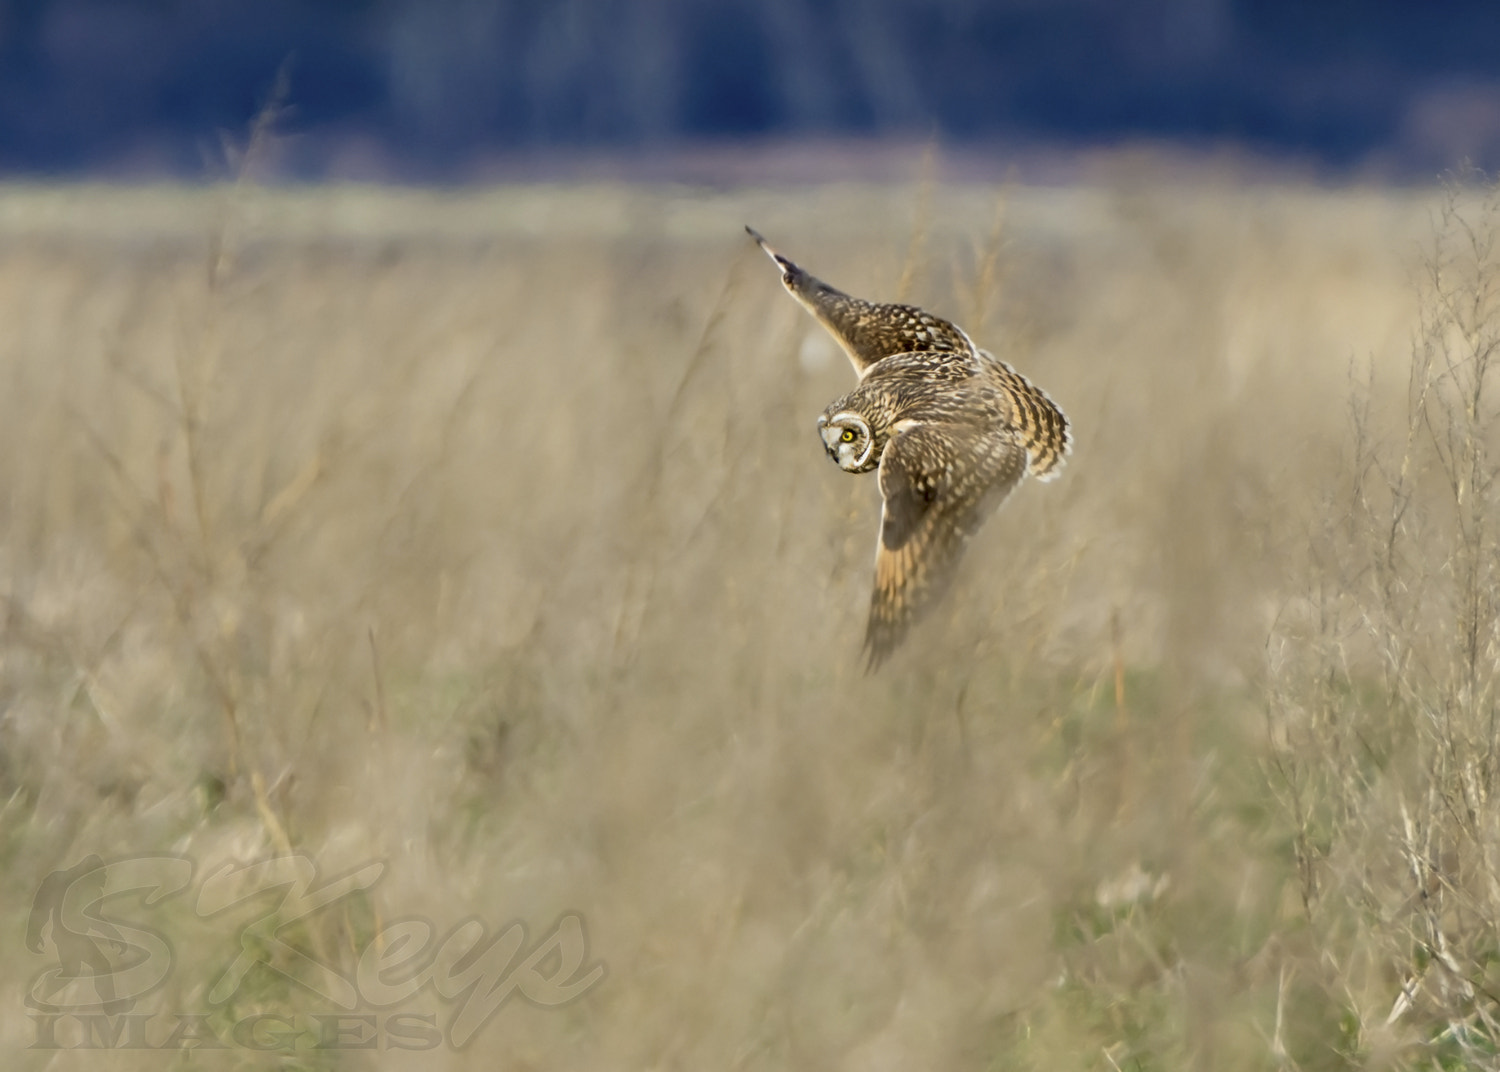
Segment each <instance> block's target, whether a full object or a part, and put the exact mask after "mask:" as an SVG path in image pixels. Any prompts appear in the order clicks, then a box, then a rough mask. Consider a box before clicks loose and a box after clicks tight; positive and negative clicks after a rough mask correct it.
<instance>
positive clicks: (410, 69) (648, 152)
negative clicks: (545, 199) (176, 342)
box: [0, 0, 1500, 181]
mask: <svg viewBox="0 0 1500 1072" xmlns="http://www.w3.org/2000/svg"><path fill="white" fill-rule="evenodd" d="M1497 38H1500V8H1496V6H1495V5H1494V4H1491V3H1487V2H1485V0H1444V2H1442V3H1438V4H1427V5H1419V4H1411V3H1403V2H1400V0H1369V2H1354V0H1330V2H1326V3H1318V4H1308V3H1305V2H1299V0H1241V2H1232V0H1132V2H1129V3H1120V2H1117V0H722V2H721V0H587V2H585V0H557V2H554V3H538V2H534V0H3V2H0V171H3V172H4V173H9V174H12V175H15V174H74V175H77V174H90V175H107V176H131V177H142V176H161V175H175V176H198V175H200V174H201V173H202V172H203V170H204V167H205V157H207V158H208V159H210V160H213V159H217V154H216V150H217V146H218V137H219V133H220V132H221V131H223V130H236V129H239V128H241V127H243V125H244V124H245V123H246V122H247V121H248V119H249V118H250V117H251V116H252V115H253V114H255V112H256V111H257V109H259V108H260V107H261V106H262V105H264V104H265V103H266V101H267V99H268V98H269V97H271V95H272V92H273V86H274V85H275V83H276V80H277V72H278V70H284V71H285V75H286V79H287V83H286V85H287V92H286V100H287V103H289V104H290V106H291V111H290V113H289V114H288V116H287V120H288V123H287V130H288V131H290V132H294V133H295V134H296V135H297V137H296V138H295V139H294V140H293V142H292V143H290V144H288V145H285V146H283V147H282V155H281V156H280V158H279V160H278V166H279V168H280V169H281V171H282V172H283V173H284V174H286V175H288V176H292V177H296V178H302V179H310V178H358V179H376V180H379V179H418V178H419V179H425V180H443V181H459V180H472V179H482V178H485V177H493V176H496V175H504V174H515V173H516V172H523V171H526V170H527V169H532V170H535V169H541V171H542V173H543V174H544V175H546V176H548V177H555V176H556V175H559V174H577V173H579V172H590V171H598V170H599V169H601V168H608V169H613V170H615V171H620V170H625V171H626V172H627V173H631V172H630V169H631V168H634V169H635V172H634V173H636V174H642V173H644V174H647V175H650V176H653V177H668V178H672V177H689V178H702V179H706V180H710V181H712V180H715V179H719V180H722V181H728V180H730V179H732V178H734V177H736V176H737V175H741V174H743V169H744V168H745V167H746V166H747V165H746V163H745V161H744V160H743V159H742V155H743V154H744V153H746V152H749V151H750V147H751V146H754V147H755V150H756V153H757V158H758V159H760V160H761V161H762V163H761V165H760V166H761V170H762V171H764V172H767V173H770V172H773V171H779V170H780V169H778V168H776V167H775V166H773V165H776V164H780V165H781V167H782V168H790V169H791V172H792V174H791V176H790V177H810V178H816V177H829V176H830V175H833V176H837V175H839V174H841V173H842V174H848V173H857V174H859V175H861V176H862V177H869V176H870V169H871V167H872V166H874V165H873V164H872V162H871V160H870V159H869V156H870V155H874V156H876V157H881V156H882V155H883V153H882V152H877V151H876V147H875V146H874V145H872V144H871V143H872V142H879V143H880V145H881V146H883V147H884V150H886V151H888V150H889V147H890V145H891V143H892V141H893V140H894V141H897V142H907V143H910V142H912V141H916V142H926V141H929V140H933V139H937V140H940V141H941V142H942V143H943V144H944V145H945V146H947V147H949V148H950V149H951V150H953V151H955V152H957V153H959V154H960V156H961V157H962V158H963V159H966V160H968V163H969V166H970V167H971V169H979V170H981V171H982V170H984V169H987V168H988V169H993V168H994V167H995V166H996V165H1001V166H1003V165H1016V166H1018V167H1019V168H1021V171H1020V174H1021V175H1022V176H1023V177H1027V176H1029V175H1030V174H1031V173H1032V172H1028V170H1027V169H1028V168H1030V169H1032V171H1033V172H1040V171H1041V169H1044V168H1054V169H1055V168H1057V167H1061V166H1064V165H1065V162H1066V161H1064V162H1059V161H1058V160H1057V159H1056V152H1057V150H1059V149H1068V148H1078V147H1099V146H1110V145H1115V144H1118V143H1120V142H1129V141H1137V140H1147V141H1150V142H1155V143H1170V144H1172V145H1176V146H1180V147H1184V148H1187V149H1190V150H1193V151H1198V152H1201V151H1214V152H1219V151H1223V150H1225V149H1227V148H1231V147H1234V148H1237V149H1240V150H1249V151H1252V152H1254V153H1256V154H1262V155H1264V156H1267V157H1270V158H1272V159H1275V160H1278V161H1281V162H1283V163H1296V164H1297V165H1299V166H1301V167H1304V168H1310V169H1314V170H1316V171H1318V172H1323V173H1331V174H1334V175H1347V174H1350V173H1356V174H1374V175H1377V176H1379V177H1383V178H1397V179H1403V180H1405V179H1412V178H1427V177H1430V176H1431V175H1433V174H1434V173H1435V172H1437V171H1440V170H1441V169H1443V168H1446V167H1448V166H1451V164H1452V163H1453V162H1454V161H1455V160H1456V159H1457V158H1459V157H1461V156H1467V157H1469V158H1471V159H1473V160H1474V162H1476V163H1477V164H1480V165H1486V164H1493V163H1495V162H1496V161H1497V160H1500V57H1497V55H1496V51H1495V49H1494V48H1493V47H1492V46H1493V42H1494V41H1495V40H1496V39H1497ZM809 142H838V143H841V145H842V151H841V152H839V153H828V152H823V153H820V154H816V155H815V156H814V157H813V158H811V159H809V158H807V156H806V154H805V153H804V154H798V153H796V152H791V150H792V149H793V147H794V146H797V145H802V146H804V147H805V146H806V145H807V143H809ZM731 145H732V146H733V147H734V148H733V150H732V151H731V150H730V148H729V147H730V146H731ZM710 146H713V147H716V148H717V150H718V151H717V152H715V153H712V154H710V157H709V158H708V159H704V158H702V153H703V151H704V150H705V149H706V148H707V147H710ZM588 150H593V151H594V153H595V154H597V153H598V152H600V151H607V154H608V157H609V161H608V163H607V164H606V163H605V162H602V161H600V160H599V159H597V158H595V156H593V155H589V154H588V153H587V152H586V151H588ZM692 150H697V152H694V151H692ZM768 151H770V152H772V153H773V155H772V156H771V157H770V158H769V159H767V158H766V157H765V155H764V154H765V153H766V152H768ZM778 151H779V153H781V154H783V156H784V158H783V156H778V155H776V153H777V152H778ZM580 154H583V157H582V158H580ZM787 154H789V155H787ZM862 154H863V155H862Z"/></svg>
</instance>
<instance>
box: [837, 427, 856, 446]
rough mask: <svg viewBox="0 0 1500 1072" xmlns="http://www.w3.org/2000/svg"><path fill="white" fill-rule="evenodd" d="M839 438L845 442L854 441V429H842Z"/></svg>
mask: <svg viewBox="0 0 1500 1072" xmlns="http://www.w3.org/2000/svg"><path fill="white" fill-rule="evenodd" d="M839 439H841V440H843V441H844V442H845V443H853V442H854V429H853V428H845V429H844V434H843V435H841V436H839Z"/></svg>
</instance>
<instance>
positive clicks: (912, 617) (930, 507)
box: [865, 423, 1026, 671]
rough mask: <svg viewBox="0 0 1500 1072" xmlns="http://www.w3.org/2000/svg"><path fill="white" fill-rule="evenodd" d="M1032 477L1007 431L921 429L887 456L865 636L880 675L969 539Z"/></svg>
mask: <svg viewBox="0 0 1500 1072" xmlns="http://www.w3.org/2000/svg"><path fill="white" fill-rule="evenodd" d="M1025 473H1026V450H1025V448H1024V447H1023V446H1021V445H1020V443H1018V442H1017V441H1016V439H1015V437H1014V436H1013V435H1011V434H1009V433H1007V432H1005V431H1004V430H1002V429H995V428H990V429H984V428H982V427H981V426H978V425H969V424H949V423H931V424H918V425H915V426H913V427H909V428H907V429H906V430H905V431H903V432H901V433H900V434H899V435H897V436H895V437H894V438H893V439H892V440H891V441H890V442H889V443H888V444H887V445H886V448H885V452H884V453H883V454H882V455H881V458H880V494H881V495H882V496H883V497H884V499H885V504H884V506H883V507H882V509H881V513H880V542H879V545H878V546H877V548H876V552H875V589H874V591H873V592H872V593H871V594H870V620H869V625H868V627H867V629H866V631H865V654H866V658H867V668H868V669H869V670H870V671H874V670H876V669H877V668H879V666H880V664H881V663H883V662H884V661H885V660H886V658H887V657H889V655H890V654H891V652H892V651H894V650H895V649H896V647H897V645H899V644H900V643H901V641H902V640H903V639H904V638H905V636H906V633H907V631H908V630H909V629H910V628H911V625H912V623H913V622H914V621H916V619H917V618H918V617H919V616H920V615H921V613H922V612H923V611H925V610H926V609H927V608H928V607H930V606H931V605H932V604H933V603H934V602H935V601H936V600H937V599H938V598H940V597H941V596H942V594H943V593H944V592H945V591H946V590H947V588H948V585H949V584H950V583H952V580H953V572H954V569H955V567H957V565H958V561H959V559H960V558H961V557H962V556H963V552H964V548H965V546H966V545H967V544H968V542H969V538H970V537H971V536H973V535H974V533H976V532H978V531H979V528H980V526H981V525H983V524H984V522H985V521H986V520H988V519H989V516H990V515H991V514H992V513H994V512H995V509H996V508H997V507H998V506H999V505H1000V503H1001V502H1003V501H1004V499H1005V497H1006V496H1007V495H1009V494H1010V492H1011V489H1012V488H1014V487H1015V486H1016V484H1017V483H1019V482H1020V480H1021V478H1022V476H1024V475H1025Z"/></svg>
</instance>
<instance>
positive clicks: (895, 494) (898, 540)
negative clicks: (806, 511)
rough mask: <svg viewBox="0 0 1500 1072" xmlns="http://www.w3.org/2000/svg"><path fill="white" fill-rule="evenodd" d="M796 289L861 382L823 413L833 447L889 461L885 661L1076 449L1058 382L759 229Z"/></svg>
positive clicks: (879, 550)
mask: <svg viewBox="0 0 1500 1072" xmlns="http://www.w3.org/2000/svg"><path fill="white" fill-rule="evenodd" d="M745 230H746V231H748V232H749V233H750V237H751V238H753V239H755V241H756V243H757V244H759V246H760V248H761V249H763V250H765V251H766V253H767V254H768V255H769V256H770V258H771V259H772V260H773V261H775V262H776V265H777V267H778V268H780V269H781V282H782V284H783V285H784V286H785V287H786V289H787V290H788V291H789V292H790V293H791V295H792V297H794V298H796V299H797V300H798V301H799V302H801V303H802V304H803V305H804V306H805V307H806V308H807V310H808V311H809V312H810V313H812V315H813V316H815V317H817V319H818V322H819V323H821V324H822V325H823V326H824V327H825V328H827V329H828V330H829V332H830V333H832V335H833V337H834V338H835V339H837V340H838V343H839V345H840V346H842V347H843V349H844V352H845V353H846V354H848V355H849V360H850V361H851V362H853V364H854V371H855V372H856V373H857V374H858V375H859V386H858V387H856V388H855V389H854V390H852V391H850V392H849V393H848V394H846V395H845V396H844V397H843V398H840V399H838V400H837V401H835V402H833V403H832V404H831V405H829V407H828V408H827V409H825V410H824V411H823V415H822V416H821V417H819V418H818V435H819V436H821V437H822V440H823V447H824V449H825V450H827V451H828V456H829V457H830V458H832V459H833V460H834V461H835V462H837V463H838V465H839V468H841V469H843V470H845V471H846V472H850V473H868V472H869V471H870V470H872V469H879V470H880V495H881V498H882V499H883V500H884V505H883V507H882V509H881V513H880V540H879V543H878V544H877V546H876V550H875V590H874V592H872V593H871V595H870V621H869V625H868V627H867V629H866V632H865V654H866V658H867V660H868V661H867V665H868V668H869V669H870V670H872V671H873V670H875V669H876V668H877V667H879V666H880V664H881V663H883V662H884V661H885V660H886V658H887V657H889V656H890V654H891V652H892V651H894V650H895V649H896V646H897V645H898V644H900V643H901V641H902V639H903V638H904V637H905V636H906V633H907V630H908V629H910V627H911V625H912V623H913V622H914V621H915V620H916V618H917V617H918V616H919V615H920V614H921V613H922V612H923V611H925V610H926V609H927V608H929V607H931V606H932V604H934V603H935V602H936V601H937V600H938V599H939V598H940V597H941V596H942V595H943V593H944V591H946V589H947V587H948V585H949V583H950V582H951V581H952V579H953V572H954V569H955V567H956V566H957V565H958V560H959V558H960V557H961V556H962V554H963V550H964V547H965V545H966V544H967V543H968V541H969V538H970V537H971V536H973V535H974V533H976V532H978V531H979V527H980V526H981V525H983V524H984V522H985V521H986V520H987V519H988V518H989V516H990V515H991V514H993V513H994V512H995V510H996V508H997V507H998V506H999V505H1000V504H1001V502H1003V501H1004V500H1005V497H1006V496H1007V495H1009V494H1010V492H1011V489H1013V488H1014V487H1015V486H1016V485H1017V484H1019V483H1020V482H1021V480H1022V479H1023V478H1024V477H1026V476H1027V475H1028V474H1029V475H1031V476H1034V477H1036V478H1037V479H1038V480H1051V479H1052V478H1053V477H1055V476H1057V475H1058V473H1059V472H1061V471H1062V466H1063V462H1064V460H1065V459H1066V458H1067V455H1068V451H1069V450H1070V449H1071V447H1072V442H1073V440H1072V433H1071V432H1070V430H1069V427H1068V418H1067V417H1066V416H1065V415H1064V414H1063V411H1062V410H1061V409H1060V408H1059V407H1058V405H1057V403H1055V402H1053V401H1052V399H1050V398H1048V397H1047V394H1046V392H1045V391H1043V390H1041V389H1040V388H1038V387H1035V386H1033V385H1032V383H1031V381H1030V380H1028V379H1026V377H1025V376H1022V375H1021V374H1020V373H1019V372H1017V371H1016V370H1015V369H1013V368H1011V367H1010V365H1008V364H1006V363H1005V362H1004V361H1002V360H1000V359H999V358H998V357H996V356H994V355H993V354H991V353H990V352H989V351H987V350H981V349H979V348H978V347H977V346H975V345H974V343H973V341H972V340H970V338H969V336H968V335H966V334H964V331H963V329H962V328H960V327H958V326H957V325H956V324H950V323H949V322H948V321H946V320H942V319H940V318H938V317H935V316H933V315H932V314H931V313H928V312H925V311H923V310H921V309H918V308H917V307H916V306H913V305H877V304H875V303H873V302H867V301H864V300H862V299H860V298H853V297H850V296H849V295H848V294H845V293H843V292H842V291H840V290H836V289H834V288H833V287H831V286H829V285H828V284H827V283H824V282H823V281H822V280H820V279H817V278H815V277H814V276H812V275H810V274H808V273H807V272H805V271H803V270H802V269H801V268H799V267H797V265H795V264H793V263H792V262H791V261H789V260H788V259H787V258H785V257H783V256H782V255H781V254H779V253H777V252H776V251H775V250H774V249H772V248H771V247H770V246H768V245H767V244H766V240H765V239H764V238H762V237H761V236H760V235H758V234H757V233H756V232H755V231H754V230H752V229H751V228H749V227H746V228H745Z"/></svg>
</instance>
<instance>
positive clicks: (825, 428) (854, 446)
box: [818, 410, 880, 473]
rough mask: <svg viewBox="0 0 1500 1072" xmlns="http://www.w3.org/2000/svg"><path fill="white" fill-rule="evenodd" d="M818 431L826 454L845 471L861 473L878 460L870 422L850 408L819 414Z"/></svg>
mask: <svg viewBox="0 0 1500 1072" xmlns="http://www.w3.org/2000/svg"><path fill="white" fill-rule="evenodd" d="M818 435H819V436H821V437H822V438H823V449H824V450H826V451H828V456H829V457H830V458H832V459H833V460H834V461H836V462H838V463H839V468H840V469H843V470H844V471H845V472H849V473H864V472H868V471H869V470H871V469H873V468H875V467H876V466H877V465H879V464H880V459H879V458H878V457H877V456H876V454H875V436H874V435H873V434H871V432H870V425H869V423H868V422H867V421H866V420H865V419H864V418H863V417H861V416H860V415H859V414H858V413H855V412H853V411H852V410H840V411H839V412H837V413H834V414H831V415H830V414H827V413H825V414H823V416H821V417H819V418H818Z"/></svg>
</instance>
